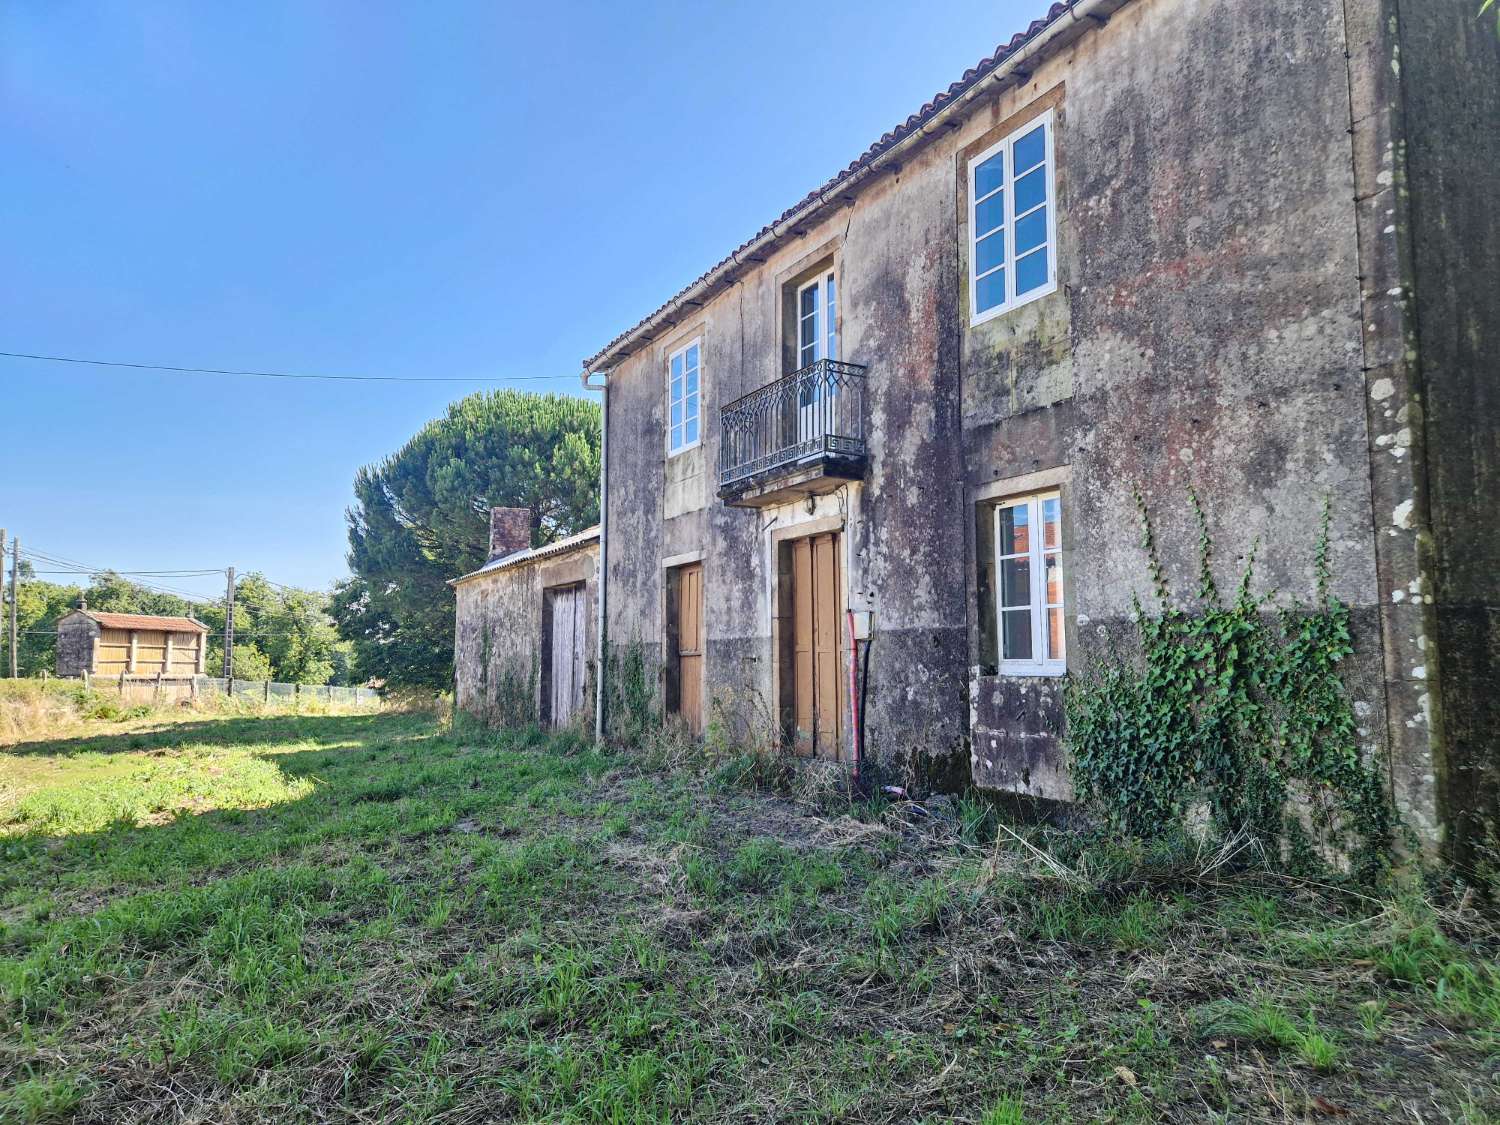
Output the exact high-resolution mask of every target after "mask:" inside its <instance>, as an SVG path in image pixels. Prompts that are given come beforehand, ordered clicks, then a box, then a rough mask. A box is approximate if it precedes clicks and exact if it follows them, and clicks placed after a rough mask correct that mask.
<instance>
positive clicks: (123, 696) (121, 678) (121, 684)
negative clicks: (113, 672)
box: [120, 672, 125, 699]
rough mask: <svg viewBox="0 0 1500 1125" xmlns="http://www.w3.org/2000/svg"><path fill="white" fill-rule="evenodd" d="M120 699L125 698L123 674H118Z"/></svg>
mask: <svg viewBox="0 0 1500 1125" xmlns="http://www.w3.org/2000/svg"><path fill="white" fill-rule="evenodd" d="M120 698H121V699H124V698H125V673H124V672H121V673H120Z"/></svg>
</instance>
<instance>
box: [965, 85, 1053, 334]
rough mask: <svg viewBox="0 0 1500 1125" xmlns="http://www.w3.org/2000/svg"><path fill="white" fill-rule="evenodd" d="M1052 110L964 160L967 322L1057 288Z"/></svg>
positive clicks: (998, 311) (992, 315) (995, 313)
mask: <svg viewBox="0 0 1500 1125" xmlns="http://www.w3.org/2000/svg"><path fill="white" fill-rule="evenodd" d="M1052 173H1053V159H1052V111H1051V110H1048V111H1047V112H1046V113H1045V114H1043V115H1042V116H1041V117H1040V118H1037V119H1036V120H1034V121H1030V122H1028V123H1027V124H1025V125H1023V126H1022V127H1021V128H1020V129H1018V130H1016V131H1015V132H1014V133H1012V134H1011V135H1010V136H1008V137H1006V138H1005V139H1004V140H1003V141H1001V142H1000V143H999V144H997V145H995V146H994V147H993V148H990V149H987V150H985V151H984V152H982V153H980V154H979V155H978V156H976V157H975V158H974V159H973V160H971V161H970V162H969V199H970V200H971V202H970V204H969V207H970V211H969V220H970V222H969V304H970V309H971V313H970V317H969V322H970V323H971V324H978V323H980V322H981V321H985V320H989V319H990V318H991V317H994V316H999V315H1000V314H1001V313H1003V312H1008V311H1009V310H1011V309H1014V308H1017V307H1019V306H1021V305H1024V304H1025V303H1026V302H1028V301H1033V300H1035V299H1036V298H1038V297H1042V296H1045V295H1046V294H1048V293H1052V292H1054V291H1056V289H1057V215H1056V210H1057V207H1056V203H1057V201H1056V198H1055V195H1056V193H1055V191H1054V189H1053V174H1052Z"/></svg>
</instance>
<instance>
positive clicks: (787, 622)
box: [778, 532, 843, 759]
mask: <svg viewBox="0 0 1500 1125" xmlns="http://www.w3.org/2000/svg"><path fill="white" fill-rule="evenodd" d="M778 564H779V571H780V573H779V576H778V577H779V586H780V594H779V599H778V600H779V602H780V609H781V614H780V616H781V621H780V632H781V642H780V649H781V652H780V665H781V667H780V682H781V690H780V693H779V694H780V696H781V699H780V703H781V714H782V725H783V727H784V728H786V730H787V734H788V741H790V743H791V744H792V746H793V748H794V749H795V750H796V752H797V753H799V754H803V755H808V756H813V755H816V756H817V757H820V758H831V759H836V758H838V757H839V737H840V728H841V725H842V712H843V708H842V707H841V706H840V703H841V699H840V696H839V636H840V632H839V619H840V616H841V614H840V612H839V610H840V606H841V604H842V602H843V582H842V581H841V579H840V569H841V568H840V566H839V535H838V533H837V532H828V533H825V534H821V535H810V536H807V537H806V538H802V539H793V540H790V541H786V542H783V543H782V544H781V547H780V558H779V560H778Z"/></svg>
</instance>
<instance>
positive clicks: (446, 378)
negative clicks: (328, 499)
mask: <svg viewBox="0 0 1500 1125" xmlns="http://www.w3.org/2000/svg"><path fill="white" fill-rule="evenodd" d="M0 356H5V357H7V358H9V359H39V360H42V361H43V362H46V363H81V364H87V365H89V366H91V367H129V368H133V369H135V370H137V371H175V372H178V373H180V374H187V375H245V376H249V377H251V378H255V379H316V380H320V381H323V382H330V383H536V382H545V381H548V380H553V379H575V378H577V376H576V375H507V376H495V375H435V376H420V375H308V374H295V373H292V372H288V371H236V370H232V369H230V368H223V367H179V366H175V365H173V364H167V363H126V362H125V361H123V360H116V359H80V358H78V357H76V356H66V355H34V354H32V353H31V352H0Z"/></svg>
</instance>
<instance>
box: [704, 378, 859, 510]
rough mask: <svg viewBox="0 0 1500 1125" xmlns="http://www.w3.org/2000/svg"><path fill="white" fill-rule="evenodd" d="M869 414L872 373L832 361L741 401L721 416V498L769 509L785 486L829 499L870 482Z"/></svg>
mask: <svg viewBox="0 0 1500 1125" xmlns="http://www.w3.org/2000/svg"><path fill="white" fill-rule="evenodd" d="M864 414H865V369H864V368H863V367H861V366H859V365H858V364H854V363H840V362H838V361H837V360H831V359H820V360H818V361H817V362H816V363H814V364H812V365H811V366H809V367H804V368H803V369H802V370H801V371H796V372H793V373H792V374H791V375H788V376H786V377H785V378H784V379H778V380H776V382H774V383H769V384H767V385H766V386H764V387H761V388H760V389H759V390H756V391H752V392H750V393H749V394H747V395H745V396H743V397H742V398H737V399H735V400H734V401H733V402H731V403H730V404H729V405H728V406H726V407H724V409H723V410H722V411H721V413H720V427H721V431H720V440H719V495H720V496H721V497H723V498H724V499H726V500H728V501H730V502H731V503H734V502H736V501H739V502H743V503H751V504H756V503H757V501H759V502H762V503H769V502H774V501H776V500H779V499H780V492H781V491H784V489H778V488H777V487H776V486H777V485H778V483H779V484H781V485H783V486H784V485H787V484H788V482H787V481H786V480H785V479H784V478H788V477H795V478H797V479H796V481H795V484H796V486H797V490H799V491H802V492H822V491H828V489H829V488H832V487H836V486H837V485H838V484H839V483H840V482H842V481H844V480H849V479H853V478H857V477H859V476H862V475H863V473H864V465H865V424H864ZM823 481H826V482H827V484H826V485H821V484H820V483H819V482H823Z"/></svg>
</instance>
